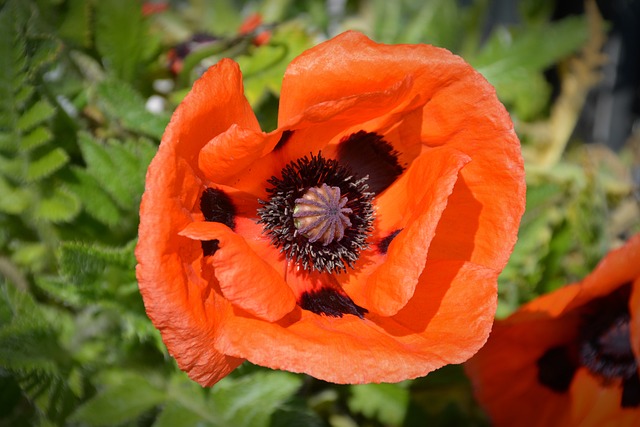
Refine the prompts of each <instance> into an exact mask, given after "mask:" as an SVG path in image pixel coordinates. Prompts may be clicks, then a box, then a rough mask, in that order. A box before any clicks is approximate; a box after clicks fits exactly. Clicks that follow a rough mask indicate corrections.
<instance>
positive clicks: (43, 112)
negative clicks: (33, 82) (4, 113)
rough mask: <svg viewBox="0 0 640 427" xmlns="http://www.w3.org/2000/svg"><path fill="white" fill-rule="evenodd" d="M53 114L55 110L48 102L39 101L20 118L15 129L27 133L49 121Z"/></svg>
mask: <svg viewBox="0 0 640 427" xmlns="http://www.w3.org/2000/svg"><path fill="white" fill-rule="evenodd" d="M55 112H56V109H55V108H54V107H53V106H52V105H51V104H50V103H49V102H48V101H46V100H44V99H41V100H39V101H38V102H36V103H35V104H33V105H32V106H31V107H29V109H28V110H27V111H25V112H24V113H23V114H22V116H20V118H19V119H18V123H17V128H18V129H19V130H20V131H22V132H27V131H28V130H30V129H32V128H33V127H34V126H36V125H38V124H40V123H42V122H44V121H46V120H48V119H50V118H51V117H52V116H53V115H54V114H55Z"/></svg>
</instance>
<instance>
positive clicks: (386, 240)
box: [378, 228, 402, 255]
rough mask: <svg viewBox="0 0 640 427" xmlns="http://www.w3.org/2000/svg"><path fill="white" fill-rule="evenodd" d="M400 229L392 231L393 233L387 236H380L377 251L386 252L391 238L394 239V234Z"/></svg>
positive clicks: (398, 232)
mask: <svg viewBox="0 0 640 427" xmlns="http://www.w3.org/2000/svg"><path fill="white" fill-rule="evenodd" d="M401 231H402V228H400V229H398V230H396V231H394V232H393V233H391V234H389V235H388V236H387V237H384V238H382V239H381V240H380V241H379V242H378V252H380V253H381V254H382V255H384V254H386V253H387V251H388V250H389V245H390V244H391V242H392V241H393V239H395V238H396V236H397V235H398V234H400V232H401Z"/></svg>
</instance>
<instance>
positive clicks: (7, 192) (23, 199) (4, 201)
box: [0, 176, 31, 215]
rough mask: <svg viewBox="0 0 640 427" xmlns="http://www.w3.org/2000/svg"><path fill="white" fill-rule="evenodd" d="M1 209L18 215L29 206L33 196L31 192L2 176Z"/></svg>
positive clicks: (0, 183)
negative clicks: (30, 195) (14, 185)
mask: <svg viewBox="0 0 640 427" xmlns="http://www.w3.org/2000/svg"><path fill="white" fill-rule="evenodd" d="M0 194H2V197H0V211H1V212H5V213H8V214H13V215H18V214H20V213H22V212H24V211H25V209H27V207H29V204H30V203H31V198H30V197H29V192H28V191H26V190H25V189H23V188H21V187H16V188H14V187H13V186H11V185H10V184H9V183H8V182H7V181H6V180H5V179H4V178H3V177H2V176H0Z"/></svg>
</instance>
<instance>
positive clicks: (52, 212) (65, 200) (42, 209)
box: [35, 188, 81, 222]
mask: <svg viewBox="0 0 640 427" xmlns="http://www.w3.org/2000/svg"><path fill="white" fill-rule="evenodd" d="M80 208H81V203H80V200H79V199H78V196H76V195H75V194H73V193H71V192H70V191H69V190H67V189H64V188H55V189H54V190H53V192H52V193H51V194H47V195H45V196H44V197H43V198H42V199H41V200H40V201H39V203H38V205H37V206H36V209H35V217H36V218H37V219H40V220H44V221H48V222H66V221H70V220H72V219H73V218H74V217H75V216H76V215H77V214H78V212H80Z"/></svg>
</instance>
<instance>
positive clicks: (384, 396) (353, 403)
mask: <svg viewBox="0 0 640 427" xmlns="http://www.w3.org/2000/svg"><path fill="white" fill-rule="evenodd" d="M351 393H352V395H351V398H350V399H349V401H348V404H349V408H350V409H351V410H352V411H353V412H355V413H361V414H363V415H364V416H366V417H367V418H370V419H377V420H378V421H380V422H381V423H382V424H383V425H386V426H400V425H402V422H403V421H404V419H405V417H406V415H407V409H408V406H409V390H408V389H407V388H406V387H403V386H402V384H363V385H358V386H353V387H351Z"/></svg>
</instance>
